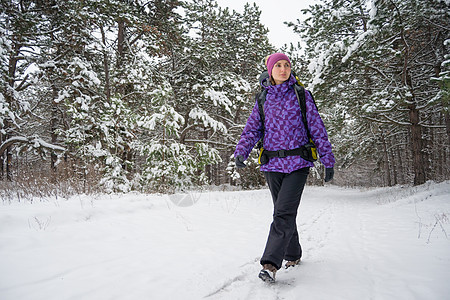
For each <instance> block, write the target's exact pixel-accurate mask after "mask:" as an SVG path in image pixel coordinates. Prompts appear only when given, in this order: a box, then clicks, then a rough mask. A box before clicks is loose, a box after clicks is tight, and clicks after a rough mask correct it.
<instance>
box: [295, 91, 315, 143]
mask: <svg viewBox="0 0 450 300" xmlns="http://www.w3.org/2000/svg"><path fill="white" fill-rule="evenodd" d="M294 90H295V94H296V95H297V100H298V105H299V106H300V110H301V112H302V121H303V124H304V125H305V129H306V134H307V135H308V139H310V138H311V134H310V133H309V128H308V121H307V119H306V96H305V88H304V87H303V86H301V85H299V84H294Z"/></svg>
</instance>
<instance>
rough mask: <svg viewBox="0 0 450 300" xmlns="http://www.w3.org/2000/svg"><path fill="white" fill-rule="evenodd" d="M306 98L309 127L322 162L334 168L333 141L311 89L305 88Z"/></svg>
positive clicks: (327, 166)
mask: <svg viewBox="0 0 450 300" xmlns="http://www.w3.org/2000/svg"><path fill="white" fill-rule="evenodd" d="M305 98H306V111H307V121H308V129H309V132H310V133H311V138H312V140H313V141H314V144H316V147H317V151H318V152H319V156H320V162H321V163H322V164H323V165H324V166H325V167H326V168H332V167H333V166H334V163H335V159H334V154H333V152H332V149H331V143H330V141H329V139H328V134H327V131H326V129H325V124H324V123H323V121H322V118H321V117H320V115H319V112H318V111H317V107H316V104H315V103H314V100H313V98H312V97H311V94H310V93H309V91H307V90H305Z"/></svg>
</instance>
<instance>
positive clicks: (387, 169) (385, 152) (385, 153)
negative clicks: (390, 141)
mask: <svg viewBox="0 0 450 300" xmlns="http://www.w3.org/2000/svg"><path fill="white" fill-rule="evenodd" d="M380 130H381V142H382V144H383V158H384V169H385V172H386V180H387V185H388V186H392V179H391V170H390V166H389V153H388V149H387V145H386V138H385V136H384V132H383V128H380Z"/></svg>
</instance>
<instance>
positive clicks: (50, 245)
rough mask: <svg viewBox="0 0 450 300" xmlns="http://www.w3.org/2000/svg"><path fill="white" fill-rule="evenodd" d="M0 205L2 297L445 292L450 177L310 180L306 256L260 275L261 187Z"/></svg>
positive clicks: (267, 208)
mask: <svg viewBox="0 0 450 300" xmlns="http://www.w3.org/2000/svg"><path fill="white" fill-rule="evenodd" d="M189 196H190V197H184V195H178V197H175V196H172V197H168V196H165V195H161V196H156V195H138V194H127V195H121V196H99V197H97V198H96V199H92V198H90V197H86V196H79V197H76V198H73V199H70V200H67V201H60V200H59V201H57V200H55V199H49V200H48V201H46V202H38V203H34V204H29V203H11V204H9V203H3V204H0V205H1V206H0V299H2V300H9V299H14V300H16V299H19V300H20V299H345V300H352V299H358V300H359V299H396V300H397V299H446V297H448V295H449V294H450V285H448V283H447V282H448V278H450V251H449V250H450V237H449V236H447V235H448V234H450V222H449V219H448V218H449V216H450V201H449V199H450V182H446V183H441V184H433V183H430V184H427V185H424V186H421V187H414V188H413V187H406V188H402V187H394V188H379V189H370V190H357V189H343V188H338V187H333V186H328V187H307V188H306V189H305V193H304V197H303V199H302V203H301V205H300V209H299V216H298V220H297V224H298V229H299V233H300V239H301V243H302V247H303V251H304V256H303V262H302V264H301V265H300V266H298V267H295V268H293V269H290V270H280V271H279V272H278V274H277V283H276V284H274V285H267V284H264V283H263V282H261V281H260V280H259V279H258V278H257V274H258V271H259V269H260V266H259V255H261V253H262V251H263V247H264V245H265V242H266V237H267V233H268V229H269V225H270V222H271V214H272V204H271V199H270V193H269V192H268V190H258V191H244V192H204V193H194V194H191V195H189Z"/></svg>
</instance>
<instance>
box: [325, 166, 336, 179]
mask: <svg viewBox="0 0 450 300" xmlns="http://www.w3.org/2000/svg"><path fill="white" fill-rule="evenodd" d="M333 176H334V169H333V168H325V182H328V181H330V180H332V179H333Z"/></svg>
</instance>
